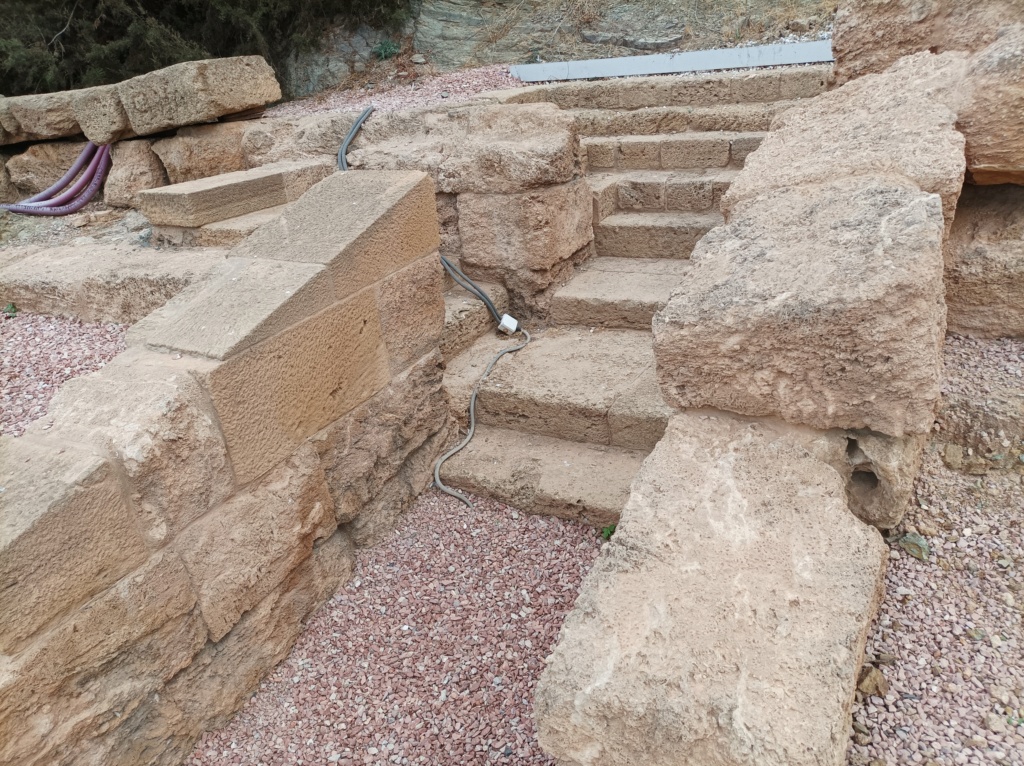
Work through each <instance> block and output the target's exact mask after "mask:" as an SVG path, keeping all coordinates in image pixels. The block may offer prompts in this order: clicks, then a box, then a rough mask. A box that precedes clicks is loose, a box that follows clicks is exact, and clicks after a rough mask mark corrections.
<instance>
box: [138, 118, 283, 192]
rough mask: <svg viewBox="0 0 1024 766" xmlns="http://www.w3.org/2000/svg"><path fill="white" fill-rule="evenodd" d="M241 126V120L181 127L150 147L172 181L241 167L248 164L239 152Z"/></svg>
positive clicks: (178, 182) (243, 128) (242, 127)
mask: <svg viewBox="0 0 1024 766" xmlns="http://www.w3.org/2000/svg"><path fill="white" fill-rule="evenodd" d="M245 130H246V123H245V122H221V123H217V124H215V125H198V126H195V127H190V128H181V129H180V130H179V131H178V132H177V133H176V134H175V135H174V136H173V137H171V138H162V139H160V140H159V141H156V142H154V143H153V151H154V152H156V154H157V156H158V157H160V162H162V163H163V166H164V168H166V169H167V176H168V178H170V180H171V183H172V184H180V183H183V182H185V181H195V180H197V179H199V178H208V177H209V176H216V175H220V174H221V173H231V172H233V171H236V170H245V169H246V168H247V167H249V165H247V164H246V162H245V156H244V154H243V153H242V135H243V134H244V133H245ZM260 164H265V163H260Z"/></svg>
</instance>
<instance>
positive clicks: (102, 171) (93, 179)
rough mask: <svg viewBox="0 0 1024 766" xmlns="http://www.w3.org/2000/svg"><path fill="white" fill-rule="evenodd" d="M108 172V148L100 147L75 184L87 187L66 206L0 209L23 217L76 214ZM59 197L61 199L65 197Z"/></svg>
mask: <svg viewBox="0 0 1024 766" xmlns="http://www.w3.org/2000/svg"><path fill="white" fill-rule="evenodd" d="M108 170H110V147H109V146H101V147H100V148H99V151H98V152H96V157H94V158H93V162H90V163H89V167H88V168H86V171H85V173H83V174H82V178H80V179H79V180H78V181H77V182H76V184H75V185H76V186H79V185H80V184H83V182H85V183H88V186H87V187H86V188H85V191H83V192H82V193H81V194H79V195H78V196H77V197H75V198H74V199H73V200H71V201H70V202H68V204H66V205H50V206H46V205H38V204H32V203H28V204H24V203H17V204H14V205H0V209H4V210H10V211H11V212H12V213H22V214H23V215H47V216H57V215H68V214H69V213H76V212H78V211H79V210H81V209H82V208H83V207H85V205H86V203H88V202H89V200H91V199H92V198H93V197H95V196H96V192H98V191H99V189H100V186H102V185H103V179H104V178H106V176H107V171H108ZM61 196H62V197H63V196H65V195H61Z"/></svg>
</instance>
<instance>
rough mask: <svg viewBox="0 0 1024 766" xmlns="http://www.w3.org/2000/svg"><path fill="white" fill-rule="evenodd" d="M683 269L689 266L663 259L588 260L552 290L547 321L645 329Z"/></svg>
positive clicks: (685, 263) (688, 264) (684, 262)
mask: <svg viewBox="0 0 1024 766" xmlns="http://www.w3.org/2000/svg"><path fill="white" fill-rule="evenodd" d="M689 268H690V263H689V261H685V260H676V259H669V258H594V259H592V260H590V261H589V262H588V263H587V264H586V265H585V266H584V267H583V268H582V269H580V270H579V271H577V272H576V275H575V276H574V277H573V278H572V280H570V281H569V283H568V284H566V285H565V286H563V287H561V288H559V289H558V290H556V291H555V293H554V295H553V296H552V300H551V309H550V319H551V321H552V322H554V323H556V324H560V325H591V326H598V327H623V328H632V329H637V330H645V329H650V327H651V319H652V318H653V317H654V314H655V313H656V312H657V311H658V309H660V308H661V307H662V306H664V305H665V303H667V302H668V298H669V295H670V294H671V292H672V290H673V288H674V287H675V286H676V284H677V283H679V282H680V281H681V280H683V279H685V276H686V273H687V271H688V270H689Z"/></svg>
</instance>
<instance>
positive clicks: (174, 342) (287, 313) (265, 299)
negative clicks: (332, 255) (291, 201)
mask: <svg viewBox="0 0 1024 766" xmlns="http://www.w3.org/2000/svg"><path fill="white" fill-rule="evenodd" d="M334 301H335V296H334V286H333V284H332V282H331V280H330V279H329V275H328V274H327V272H326V270H325V269H324V267H323V266H318V265H316V264H312V263H288V262H282V261H271V260H258V259H252V258H228V259H227V260H226V261H224V262H223V264H222V266H221V268H220V269H219V270H218V273H217V275H216V276H214V277H213V278H211V279H209V280H206V281H205V282H204V283H203V284H202V285H201V286H200V287H199V289H198V290H195V291H189V292H188V293H183V294H181V295H179V296H178V297H177V298H175V299H174V300H172V301H171V302H170V303H168V304H167V305H166V306H165V307H164V309H163V311H161V312H160V316H159V318H157V317H154V318H153V319H154V320H155V321H149V322H147V323H146V328H145V332H142V333H135V334H134V336H133V337H134V339H135V340H136V341H137V342H144V343H146V344H147V345H149V346H151V347H154V348H167V349H173V350H176V351H185V352H187V353H190V354H198V355H201V356H206V357H210V358H212V359H227V358H229V357H232V356H235V355H236V354H238V353H239V352H241V351H244V350H245V349H247V348H249V347H250V346H253V345H255V344H257V343H259V342H261V341H264V340H266V339H268V338H271V337H273V336H274V335H276V334H277V333H279V332H283V331H284V330H286V329H287V328H289V327H291V326H292V325H294V324H297V323H299V322H301V321H302V320H304V319H307V318H309V317H311V316H313V315H314V314H316V313H317V312H319V311H322V310H323V309H326V308H328V307H329V306H330V305H331V304H333V303H334Z"/></svg>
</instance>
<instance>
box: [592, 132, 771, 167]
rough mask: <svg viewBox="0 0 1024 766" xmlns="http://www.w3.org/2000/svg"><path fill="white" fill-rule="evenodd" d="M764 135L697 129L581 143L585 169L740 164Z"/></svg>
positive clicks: (615, 137)
mask: <svg viewBox="0 0 1024 766" xmlns="http://www.w3.org/2000/svg"><path fill="white" fill-rule="evenodd" d="M764 136H765V134H764V133H763V132H761V131H752V132H744V133H735V132H708V133H704V132H700V133H680V134H675V135H654V136H650V135H630V136H601V137H592V138H585V139H583V141H582V142H581V143H582V146H583V150H584V152H585V153H586V159H587V169H588V171H589V172H595V171H610V170H687V169H695V168H700V169H703V168H725V167H734V168H740V167H743V163H744V161H745V160H746V158H747V156H748V155H749V154H750V153H751V152H753V151H754V150H756V149H757V147H758V146H760V145H761V141H762V140H763V139H764Z"/></svg>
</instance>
